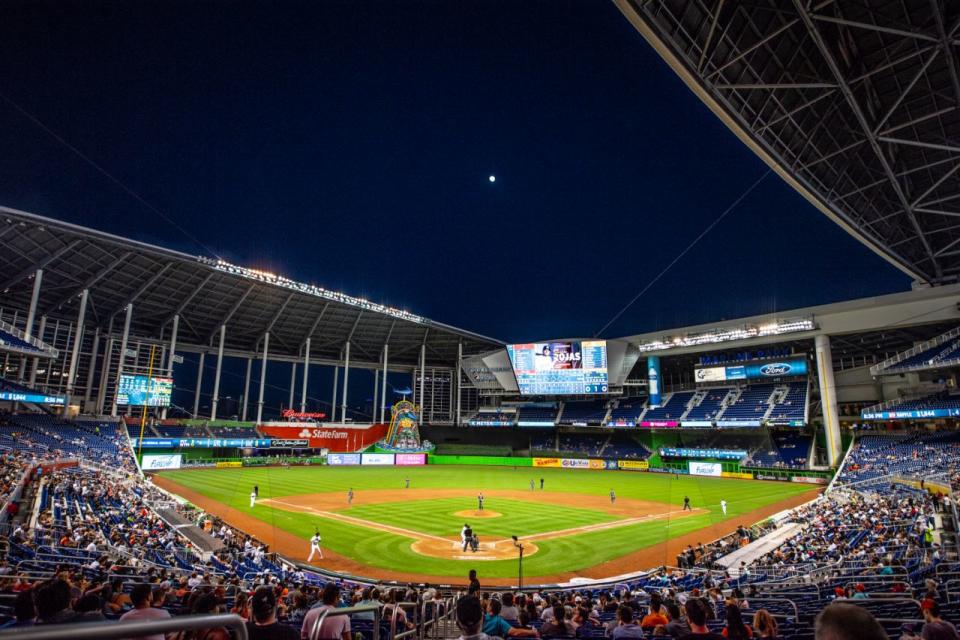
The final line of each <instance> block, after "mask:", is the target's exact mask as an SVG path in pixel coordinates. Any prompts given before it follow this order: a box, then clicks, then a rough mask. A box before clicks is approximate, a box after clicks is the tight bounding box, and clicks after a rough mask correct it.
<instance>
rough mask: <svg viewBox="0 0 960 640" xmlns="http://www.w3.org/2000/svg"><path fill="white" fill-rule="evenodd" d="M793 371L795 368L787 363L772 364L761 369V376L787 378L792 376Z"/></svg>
mask: <svg viewBox="0 0 960 640" xmlns="http://www.w3.org/2000/svg"><path fill="white" fill-rule="evenodd" d="M792 370H793V367H792V366H790V365H789V364H788V363H786V362H773V363H771V364H765V365H763V366H762V367H760V375H762V376H787V375H790V372H791V371H792Z"/></svg>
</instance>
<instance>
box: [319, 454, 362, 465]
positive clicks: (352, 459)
mask: <svg viewBox="0 0 960 640" xmlns="http://www.w3.org/2000/svg"><path fill="white" fill-rule="evenodd" d="M327 464H329V465H331V466H339V465H354V464H360V454H359V453H328V454H327Z"/></svg>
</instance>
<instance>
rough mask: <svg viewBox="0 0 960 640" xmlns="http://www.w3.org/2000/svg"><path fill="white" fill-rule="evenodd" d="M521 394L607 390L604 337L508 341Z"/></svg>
mask: <svg viewBox="0 0 960 640" xmlns="http://www.w3.org/2000/svg"><path fill="white" fill-rule="evenodd" d="M507 353H508V354H509V356H510V363H511V364H512V366H513V372H514V374H515V375H516V377H517V387H518V388H519V389H520V394H521V395H583V394H594V393H607V391H608V389H609V380H608V375H607V342H606V340H584V341H566V342H532V343H527V344H512V345H507Z"/></svg>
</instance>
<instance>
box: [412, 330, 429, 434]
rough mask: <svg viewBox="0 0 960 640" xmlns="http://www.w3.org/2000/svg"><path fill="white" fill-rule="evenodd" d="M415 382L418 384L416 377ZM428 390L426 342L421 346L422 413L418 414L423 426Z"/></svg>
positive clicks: (420, 395)
mask: <svg viewBox="0 0 960 640" xmlns="http://www.w3.org/2000/svg"><path fill="white" fill-rule="evenodd" d="M413 382H414V383H416V382H417V379H416V377H414V379H413ZM426 390H427V343H426V342H424V343H423V344H421V345H420V393H419V394H418V396H417V397H418V398H419V399H420V411H419V413H418V414H417V424H420V425H422V424H423V413H424V407H423V402H424V393H425V392H426Z"/></svg>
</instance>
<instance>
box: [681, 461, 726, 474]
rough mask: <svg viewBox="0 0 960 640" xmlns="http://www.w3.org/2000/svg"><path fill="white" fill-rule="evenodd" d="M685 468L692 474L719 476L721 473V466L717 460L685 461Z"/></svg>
mask: <svg viewBox="0 0 960 640" xmlns="http://www.w3.org/2000/svg"><path fill="white" fill-rule="evenodd" d="M687 469H688V470H689V471H690V475H692V476H713V477H715V478H719V477H721V475H722V474H723V467H722V466H721V465H720V463H719V462H694V461H692V460H691V461H690V462H688V463H687Z"/></svg>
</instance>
